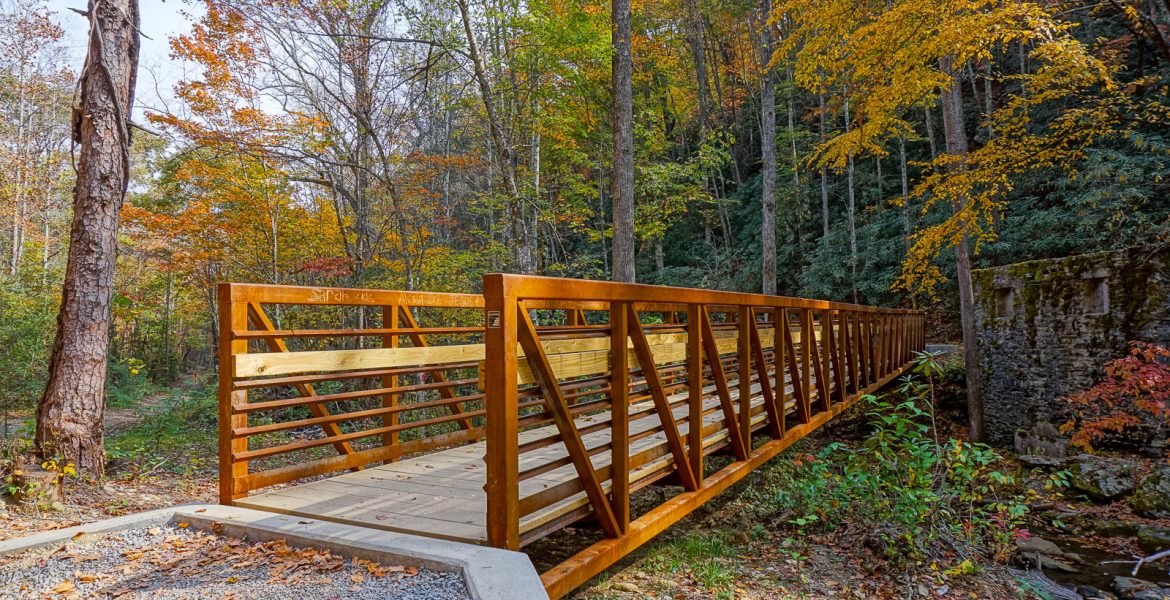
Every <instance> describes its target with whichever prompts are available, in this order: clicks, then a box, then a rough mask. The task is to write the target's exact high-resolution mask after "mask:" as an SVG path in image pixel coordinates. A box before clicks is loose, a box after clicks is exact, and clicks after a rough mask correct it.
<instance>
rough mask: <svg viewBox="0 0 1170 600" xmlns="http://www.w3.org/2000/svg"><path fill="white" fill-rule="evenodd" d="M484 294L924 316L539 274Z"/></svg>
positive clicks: (489, 279) (503, 277) (494, 277)
mask: <svg viewBox="0 0 1170 600" xmlns="http://www.w3.org/2000/svg"><path fill="white" fill-rule="evenodd" d="M483 282H484V295H485V296H497V297H504V296H508V297H514V298H524V299H535V300H562V301H581V302H588V301H601V302H635V303H639V304H642V303H657V304H662V305H670V306H679V307H685V305H687V304H706V305H712V304H726V305H729V306H770V307H777V308H807V309H813V310H848V311H853V312H872V313H883V314H921V313H922V311H919V310H913V309H908V308H881V307H875V306H867V305H864V304H851V303H848V302H833V301H830V300H814V299H808V298H794V297H791V296H771V295H767V294H752V293H747V292H728V291H721V290H706V289H699V288H683V287H672V286H665V285H649V284H644V283H620V282H613V281H594V280H585V279H564V278H560V277H543V276H539V275H513V274H510V273H488V274H486V275H484V276H483Z"/></svg>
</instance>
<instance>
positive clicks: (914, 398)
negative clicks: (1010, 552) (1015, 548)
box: [772, 354, 1026, 572]
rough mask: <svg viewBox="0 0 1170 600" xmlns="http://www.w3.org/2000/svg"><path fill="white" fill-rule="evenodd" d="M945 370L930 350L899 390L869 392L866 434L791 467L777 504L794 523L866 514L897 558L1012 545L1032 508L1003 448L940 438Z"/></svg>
mask: <svg viewBox="0 0 1170 600" xmlns="http://www.w3.org/2000/svg"><path fill="white" fill-rule="evenodd" d="M945 371H946V370H945V367H944V365H942V364H940V363H939V362H937V357H936V356H934V355H929V354H923V355H921V356H920V358H919V360H918V364H917V366H916V368H915V374H914V375H913V376H907V377H906V378H904V379H903V380H902V382H901V385H900V386H899V389H898V390H897V392H896V393H894V394H891V395H889V396H868V397H866V398H865V402H866V403H867V404H868V407H869V410H868V411H867V413H866V417H867V419H868V425H869V427H870V432H869V434H868V435H867V436H866V438H865V439H864V441H862V442H861V443H860V444H858V445H857V446H855V447H851V446H849V445H846V444H844V443H841V442H834V443H831V444H829V445H828V446H826V447H825V448H824V449H823V450H821V451H820V452H818V453H817V454H815V455H811V454H805V455H802V456H798V457H797V458H796V459H795V460H793V461H792V462H791V463H790V464H788V465H785V466H783V467H782V469H783V473H784V474H783V476H782V477H781V479H780V481H781V483H780V484H779V485H778V486H777V487H776V488H774V489H773V493H772V506H773V507H774V508H775V509H776V510H777V511H778V512H779V513H780V514H781V515H788V516H787V517H784V521H785V522H786V523H788V524H789V525H790V526H794V527H796V528H797V529H798V530H799V531H801V532H804V531H807V530H808V529H810V528H823V529H833V528H836V527H838V526H839V525H841V524H842V523H843V522H844V521H845V520H846V519H849V520H850V521H851V522H852V523H853V524H854V525H857V524H859V522H860V524H861V525H862V526H864V527H865V528H867V529H868V530H870V531H872V532H873V533H872V534H871V535H870V539H869V542H870V543H871V544H872V545H874V546H876V547H877V548H879V549H880V551H881V552H882V553H883V555H884V557H885V558H886V559H888V560H890V561H891V562H901V561H911V562H916V561H921V560H926V559H932V560H934V561H938V562H939V564H940V565H942V564H944V561H945V560H946V559H945V557H944V555H945V554H947V552H945V551H944V548H945V549H946V550H947V551H949V550H950V549H952V548H954V549H960V551H959V552H958V554H959V555H970V553H971V552H973V551H975V550H976V549H979V548H991V549H992V550H993V551H995V552H999V551H1001V550H1005V549H1006V547H1007V543H1008V542H1009V541H1011V539H1012V535H1013V532H1014V530H1013V528H1014V526H1015V525H1017V524H1018V523H1019V522H1020V521H1021V519H1022V518H1023V516H1024V514H1025V511H1026V507H1025V505H1024V504H1023V503H1022V501H1021V500H1020V499H1019V498H1017V497H1016V496H1015V495H1014V493H1013V489H1014V484H1015V481H1014V480H1013V478H1012V476H1011V475H1010V474H1008V473H1006V472H1004V471H1001V470H999V468H998V466H999V464H1000V462H1001V458H1002V457H1001V456H1000V455H999V454H998V453H996V452H995V451H994V450H992V449H991V448H989V447H988V446H985V445H983V444H972V443H969V442H965V441H963V440H959V439H949V440H945V441H944V440H940V439H939V437H938V430H937V427H936V424H935V412H934V411H935V408H934V404H933V403H934V390H935V386H934V385H933V383H932V382H934V381H936V380H937V378H938V376H939V375H941V374H943V373H945ZM960 567H961V565H960ZM963 570H964V568H960V569H959V571H960V572H962V571H963Z"/></svg>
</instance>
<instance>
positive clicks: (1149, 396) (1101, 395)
mask: <svg viewBox="0 0 1170 600" xmlns="http://www.w3.org/2000/svg"><path fill="white" fill-rule="evenodd" d="M1066 400H1067V401H1068V403H1069V405H1070V409H1071V412H1072V418H1070V419H1069V420H1068V422H1066V423H1065V424H1064V425H1063V426H1062V427H1061V432H1062V433H1069V432H1072V439H1071V443H1072V444H1073V445H1074V446H1078V447H1080V448H1083V449H1085V450H1092V446H1093V444H1094V443H1097V442H1099V441H1101V440H1103V439H1105V437H1106V436H1107V435H1108V434H1109V433H1122V432H1124V431H1126V430H1127V429H1133V428H1136V427H1139V426H1142V425H1147V424H1151V423H1154V424H1160V423H1164V422H1165V421H1166V419H1167V418H1168V417H1170V406H1167V404H1168V403H1170V350H1168V349H1166V348H1164V347H1162V346H1159V345H1157V344H1149V343H1146V342H1130V350H1129V355H1127V356H1123V357H1121V358H1117V359H1114V360H1111V361H1109V363H1108V364H1106V365H1105V379H1104V380H1103V381H1101V382H1100V383H1098V384H1097V385H1094V386H1093V387H1091V388H1089V389H1087V390H1085V391H1083V392H1078V393H1076V394H1073V395H1071V396H1069V397H1068V398H1066Z"/></svg>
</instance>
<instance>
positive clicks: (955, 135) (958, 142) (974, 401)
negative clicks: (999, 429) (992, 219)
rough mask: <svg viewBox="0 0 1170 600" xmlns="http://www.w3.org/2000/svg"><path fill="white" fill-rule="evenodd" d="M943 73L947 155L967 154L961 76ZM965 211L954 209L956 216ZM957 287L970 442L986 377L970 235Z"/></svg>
mask: <svg viewBox="0 0 1170 600" xmlns="http://www.w3.org/2000/svg"><path fill="white" fill-rule="evenodd" d="M939 66H940V68H941V69H942V71H943V72H944V73H946V74H948V75H950V77H951V83H950V86H948V87H946V88H943V90H942V113H943V137H944V138H945V141H946V151H947V154H950V155H952V156H964V155H966V154H967V132H966V131H965V130H964V128H963V91H962V87H961V85H960V82H959V77H958V74H957V73H955V72H954V71H953V70H952V68H951V61H950V60H949V59H943V60H942V61H940V64H939ZM949 168H950V169H951V170H952V171H961V170H963V169H965V168H966V167H965V165H964V164H963V163H962V162H952V163H950V166H949ZM962 209H963V205H962V204H960V205H958V206H955V207H954V210H955V212H956V213H958V212H959V211H961V210H962ZM955 266H956V267H957V269H956V271H957V277H956V282H955V283H956V284H957V285H958V286H959V322H960V323H961V324H962V327H963V359H964V361H965V363H966V367H967V369H966V370H967V417H968V420H969V422H970V427H971V439H973V440H975V441H980V440H982V439H983V435H984V433H983V374H982V371H980V367H979V346H978V340H977V338H976V334H975V312H974V297H975V293H974V290H973V288H972V284H971V250H970V243H969V242H968V239H967V236H966V235H963V237H962V239H960V240H959V243H958V244H957V245H956V246H955Z"/></svg>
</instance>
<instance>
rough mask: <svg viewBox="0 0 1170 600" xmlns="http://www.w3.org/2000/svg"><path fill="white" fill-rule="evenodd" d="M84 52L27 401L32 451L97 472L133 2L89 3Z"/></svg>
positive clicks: (131, 68)
mask: <svg viewBox="0 0 1170 600" xmlns="http://www.w3.org/2000/svg"><path fill="white" fill-rule="evenodd" d="M89 20H90V38H89V49H88V54H87V56H86V59H85V65H84V66H83V67H82V70H81V74H80V78H79V82H78V93H79V99H78V104H77V106H76V107H75V108H74V112H73V138H74V141H75V142H79V143H80V145H81V150H80V153H79V155H78V159H77V184H76V186H75V187H74V190H73V224H72V227H71V231H70V244H69V258H68V263H67V266H66V269H65V283H64V286H63V289H62V295H61V309H60V312H59V313H58V315H57V337H56V340H55V341H54V342H53V354H52V358H51V359H50V361H49V380H48V383H47V385H46V386H45V393H44V395H43V396H42V397H41V400H40V402H39V404H38V405H37V436H36V450H37V453H38V454H39V455H40V456H42V457H45V458H48V457H52V456H60V457H61V458H62V459H64V460H66V461H69V462H73V463H74V464H75V465H76V466H77V468H78V470H79V471H80V472H83V473H86V474H88V475H92V476H94V477H98V476H101V475H102V472H103V470H104V468H105V456H104V447H103V436H102V434H103V432H102V418H103V416H104V415H103V413H104V411H105V382H106V367H107V362H108V350H109V344H110V298H111V296H112V295H113V284H114V262H115V258H116V255H117V249H118V221H119V212H120V211H121V208H122V201H123V199H124V198H125V195H126V185H127V183H128V180H129V178H130V109H131V106H132V103H133V100H134V84H135V78H136V72H137V69H138V46H139V41H138V2H137V0H105V1H101V2H99V1H98V0H90V2H89Z"/></svg>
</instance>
